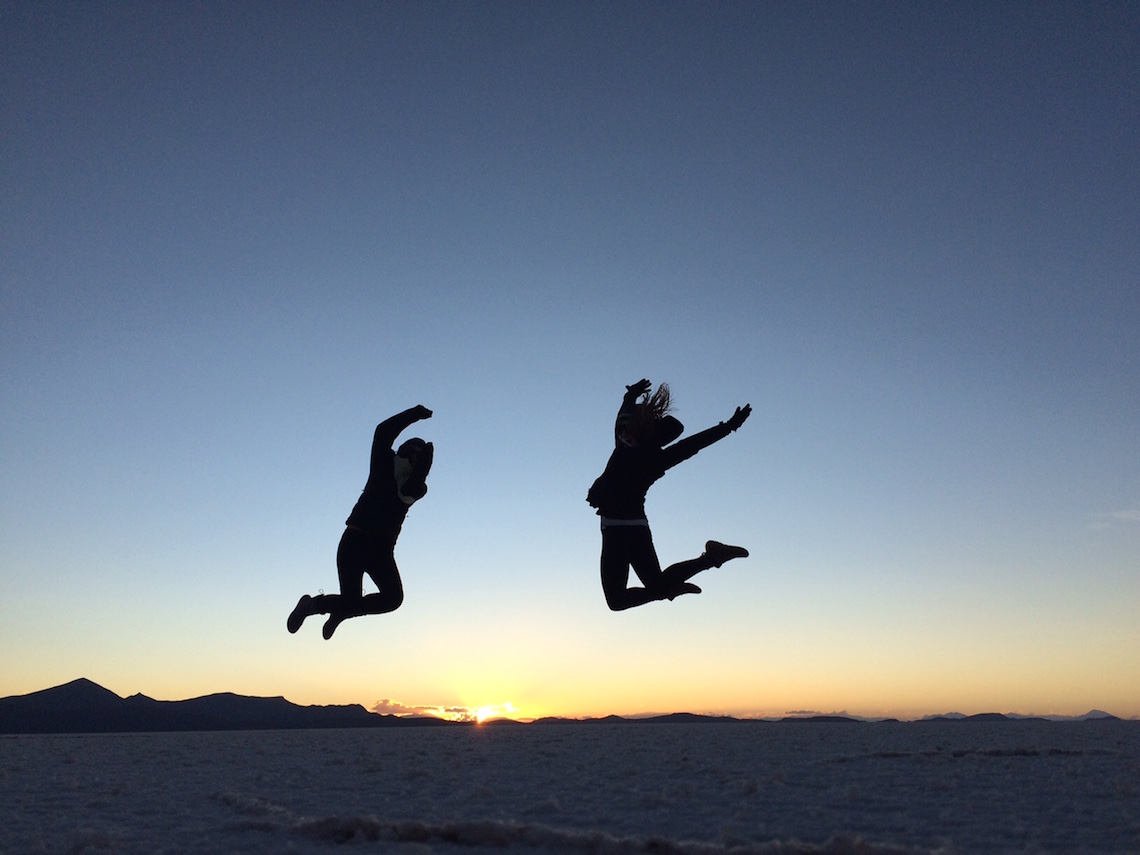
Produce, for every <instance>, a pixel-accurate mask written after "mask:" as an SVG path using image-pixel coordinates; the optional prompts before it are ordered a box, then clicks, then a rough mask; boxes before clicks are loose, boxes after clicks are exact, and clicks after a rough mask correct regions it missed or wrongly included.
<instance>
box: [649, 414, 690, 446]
mask: <svg viewBox="0 0 1140 855" xmlns="http://www.w3.org/2000/svg"><path fill="white" fill-rule="evenodd" d="M684 432H685V426H684V425H683V424H681V422H680V420H679V419H676V418H674V417H673V416H663V417H661V418H659V419H658V420H657V421H656V422H654V424H653V439H652V442H653V444H654V445H656V446H657V447H658V448H661V447H662V446H666V445H668V444H669V443H671V442H672V441H673V440H675V439H676V438H677V437H679V436H680V435H681V434H683V433H684Z"/></svg>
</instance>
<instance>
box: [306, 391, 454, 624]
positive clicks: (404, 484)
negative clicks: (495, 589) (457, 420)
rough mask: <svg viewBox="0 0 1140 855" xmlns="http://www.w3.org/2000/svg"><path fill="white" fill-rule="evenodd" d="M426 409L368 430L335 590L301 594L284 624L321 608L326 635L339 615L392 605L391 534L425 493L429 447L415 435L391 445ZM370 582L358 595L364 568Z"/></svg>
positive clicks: (396, 585) (396, 582) (396, 586)
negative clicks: (360, 487)
mask: <svg viewBox="0 0 1140 855" xmlns="http://www.w3.org/2000/svg"><path fill="white" fill-rule="evenodd" d="M430 418H431V410H429V409H428V408H427V407H424V406H417V407H412V408H411V409H410V410H404V412H402V413H397V414H396V415H394V416H392V417H391V418H390V419H385V420H384V421H382V422H380V424H378V425H376V432H375V433H374V434H373V436H372V463H371V466H370V467H369V470H368V481H367V483H365V485H364V491H363V492H362V493H361V494H360V499H359V500H357V502H356V506H355V507H354V508H353V509H352V513H351V514H349V515H348V520H347V521H346V522H345V529H344V534H342V535H341V538H340V546H339V547H337V551H336V570H337V576H338V577H339V578H340V593H339V594H319V595H318V596H315V597H310V596H309V595H308V594H305V595H304V596H303V597H301V599H300V600H298V602H297V605H296V607H295V608H294V609H293V611H292V613H290V615H289V620H288V622H287V623H286V626H287V627H288V629H289V632H296V631H297V630H298V629H300V628H301V624H302V623H304V622H305V618H307V617H309V615H315V614H327V615H328V616H329V618H328V620H327V621H325V625H324V628H323V629H322V630H321V634H322V635H323V636H324V637H325V638H326V639H328V638H332V634H333V633H334V632H336V628H337V627H338V626H340V623H341V621H343V620H346V619H347V618H351V617H360V616H361V615H378V614H383V613H385V612H391V611H395V610H396V609H398V608H399V607H400V604H401V603H402V602H403V601H404V586H403V584H402V583H401V582H400V571H399V568H397V567H396V558H395V554H394V553H395V549H396V538H398V537H399V536H400V529H401V527H402V526H403V525H404V517H405V516H407V514H408V508H409V507H411V505H412V503H413V502H415V501H416V500H417V499H422V498H423V497H424V494H425V493H427V484H426V483H424V481H425V479H426V478H427V474H428V471H429V470H430V469H431V462H432V456H433V454H434V453H435V449H434V447H433V446H432V444H431V443H430V442H424V441H423V440H422V439H420V438H419V437H413V438H412V439H409V440H407V441H406V442H404V443H403V444H402V445H401V446H400V448H399V450H398V451H393V450H392V446H393V445H395V444H396V438H397V437H398V436H399V435H400V434H401V433H402V432H403V431H404V430H405V429H407V428H408V427H409V426H410V425H412V424H414V423H415V422H418V421H420V420H421V419H430ZM365 573H367V574H368V575H369V576H370V577H372V581H373V582H375V583H376V587H377V588H378V589H379V593H376V594H369V595H368V596H363V583H364V574H365Z"/></svg>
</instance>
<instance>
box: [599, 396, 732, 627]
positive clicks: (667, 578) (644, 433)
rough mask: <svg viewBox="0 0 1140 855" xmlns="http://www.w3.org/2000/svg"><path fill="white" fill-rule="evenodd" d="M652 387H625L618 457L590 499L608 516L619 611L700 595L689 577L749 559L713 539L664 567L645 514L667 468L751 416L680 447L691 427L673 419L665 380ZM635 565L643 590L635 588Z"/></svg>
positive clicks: (607, 557)
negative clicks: (691, 555) (631, 576)
mask: <svg viewBox="0 0 1140 855" xmlns="http://www.w3.org/2000/svg"><path fill="white" fill-rule="evenodd" d="M652 388H653V386H652V384H651V383H650V382H649V381H648V380H640V381H638V382H637V383H634V384H633V385H632V386H626V390H625V397H624V398H622V403H621V409H620V410H618V415H617V420H616V421H615V423H614V451H613V454H611V455H610V459H609V462H608V463H607V464H606V468H605V471H604V472H603V473H602V474H601V475H600V476H599V477H598V479H597V480H596V481H594V483H593V486H591V487H590V490H589V492H588V493H587V495H586V501H587V502H589V503H590V505H591V506H592V507H594V508H596V509H597V512H598V516H600V517H601V518H602V519H601V525H602V560H601V568H602V592H603V593H604V594H605V597H606V603H607V605H609V607H610V608H611V609H613V610H614V611H622V610H623V609H628V608H632V607H634V606H640V605H644V604H645V603H649V602H653V601H654V600H666V599H667V600H672V599H673V598H674V597H677V596H679V595H681V594H699V593H700V592H701V589H700V588H698V587H697V586H696V585H694V584H693V583H691V582H690V581H689V579H691V578H692V577H693V576H695V575H696V574H697V573H700V572H702V571H704V570H708V569H710V568H712V567H720V566H721V565H722V564H723V563H724V562H725V561H729V560H731V559H733V558H746V557H747V556H748V550H747V549H745V548H743V547H741V546H729V545H727V544H724V543H719V542H718V541H715V540H710V541H708V542H707V543H706V544H705V551H704V553H702V554H701V555H700V556H698V557H697V558H693V559H690V560H688V561H681V562H679V563H677V564H673V565H671V566H670V567H667V568H665V569H664V570H662V569H661V562H660V560H659V559H658V557H657V550H656V549H655V548H654V546H653V535H652V534H651V533H650V531H649V520H648V518H647V517H646V515H645V494H646V492H647V491H648V490H649V488H650V486H652V485H653V483H654V482H655V481H657V479H658V478H660V477H661V476H662V475H664V474H665V472H666V471H667V470H669V469H671V468H672V467H674V466H676V465H677V464H678V463H680V462H681V461H683V460H688V459H689V458H690V457H692V456H693V455H694V454H696V453H697V452H698V451H700V450H701V449H702V448H707V447H708V446H710V445H712V444H713V443H714V442H717V441H719V440H721V439H724V438H725V437H726V436H728V435H729V434H730V433H732V432H734V431H736V430H737V429H738V428H739V427H740V426H741V425H742V424H744V422H745V420H746V419H747V418H748V416H749V415H751V414H752V407H751V405H749V404H745V405H744V406H743V407H737V408H736V412H735V413H733V414H732V417H731V418H729V420H728V421H726V422H721V423H720V424H718V425H716V426H715V427H711V428H708V429H707V430H703V431H701V432H700V433H695V434H693V435H692V436H689V437H686V438H685V439H681V440H678V441H676V442H674V440H677V438H678V437H679V436H680V435H681V434H682V433H683V432H684V430H685V427H684V425H682V424H681V422H679V421H678V420H677V419H676V418H674V417H673V416H671V415H669V411H670V409H671V402H670V396H669V387H668V386H667V385H666V384H664V383H662V384H661V385H660V386H658V387H657V391H656V392H654V393H653V394H652V395H651V394H650V390H651V389H652ZM639 399H640V400H639ZM670 443H673V444H672V445H670ZM631 567H632V568H633V572H634V573H636V574H637V578H638V579H640V580H641V584H642V585H644V587H642V588H636V587H635V588H631V587H629V570H630V568H631Z"/></svg>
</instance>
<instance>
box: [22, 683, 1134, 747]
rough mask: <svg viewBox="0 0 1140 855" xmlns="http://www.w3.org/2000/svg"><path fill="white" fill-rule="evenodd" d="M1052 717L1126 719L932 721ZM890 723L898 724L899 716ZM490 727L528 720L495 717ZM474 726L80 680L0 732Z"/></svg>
mask: <svg viewBox="0 0 1140 855" xmlns="http://www.w3.org/2000/svg"><path fill="white" fill-rule="evenodd" d="M1051 720H1064V721H1081V722H1115V721H1120V720H1121V719H1119V718H1117V717H1116V716H1114V715H1110V714H1109V713H1106V712H1103V711H1101V710H1092V711H1090V712H1088V713H1086V714H1085V715H1083V716H1075V717H1071V718H1070V717H1034V716H1018V715H1014V714H1010V715H1005V714H1002V713H981V714H978V715H970V716H965V715H962V714H961V713H948V714H946V715H942V716H931V717H928V718H926V719H923V720H922V721H920V722H917V723H918V724H921V723H922V722H923V721H925V722H939V721H949V722H967V723H968V722H1009V723H1010V724H1011V725H1016V724H1017V723H1019V722H1040V721H1046V722H1047V721H1051ZM887 721H890V722H893V723H895V724H898V723H899V722H898V720H897V719H888V720H887ZM532 723H533V724H537V725H560V724H567V725H569V724H576V725H581V724H589V725H593V724H622V725H626V724H628V725H635V724H719V723H737V724H758V725H771V724H777V725H780V724H785V723H793V724H800V723H816V724H824V725H826V724H863V723H866V722H865V721H864V720H863V719H859V718H855V717H847V716H841V715H803V716H787V717H785V718H782V719H777V720H772V719H740V718H734V717H732V716H711V715H697V714H694V713H671V714H669V715H654V716H640V717H629V718H626V717H623V716H618V715H608V716H604V717H602V718H585V719H576V718H557V717H550V718H540V719H536V720H535V721H534V722H532ZM484 724H485V725H493V726H500V725H506V726H510V725H515V724H523V722H517V721H514V720H512V719H495V720H491V721H487V722H484ZM432 726H445V727H472V726H475V722H473V721H445V720H444V719H439V718H432V717H429V716H404V717H399V716H394V715H382V714H380V713H373V712H369V711H368V710H366V709H365V708H364V707H362V706H360V705H357V704H349V705H341V706H299V705H297V704H294V703H290V702H289V701H287V700H285V698H282V697H274V698H254V697H248V696H246V695H235V694H233V693H230V692H222V693H219V694H213V695H205V696H203V697H200V698H191V699H189V700H185V701H156V700H155V699H154V698H148V697H147V696H146V695H142V694H138V695H131V696H130V697H129V698H120V697H119V696H118V695H116V694H115V693H114V692H112V691H110V690H108V689H105V688H103V687H102V686H100V685H98V684H96V683H93V682H91V681H90V680H87V679H83V678H80V679H78V680H73V681H72V682H70V683H66V684H64V685H62V686H56V687H54V688H51V689H43V690H42V691H39V692H32V693H31V694H28V695H13V696H11V697H7V698H0V734H12V733H134V732H158V731H185V730H301V729H317V728H352V727H432Z"/></svg>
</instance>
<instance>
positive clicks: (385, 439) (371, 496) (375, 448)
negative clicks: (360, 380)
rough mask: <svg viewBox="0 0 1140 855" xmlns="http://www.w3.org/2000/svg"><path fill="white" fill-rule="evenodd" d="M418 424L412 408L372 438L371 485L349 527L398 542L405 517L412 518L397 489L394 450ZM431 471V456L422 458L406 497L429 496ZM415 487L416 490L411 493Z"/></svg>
mask: <svg viewBox="0 0 1140 855" xmlns="http://www.w3.org/2000/svg"><path fill="white" fill-rule="evenodd" d="M417 421H419V418H418V417H417V416H416V415H415V408H412V409H408V410H404V412H402V413H397V414H396V415H394V416H392V417H391V418H389V419H385V420H384V421H382V422H380V424H378V425H376V431H375V432H374V433H373V435H372V462H371V465H370V466H369V470H368V481H367V482H366V483H365V485H364V490H363V492H361V494H360V498H359V499H358V500H357V502H356V506H355V507H353V509H352V513H351V514H349V515H348V519H347V520H346V521H345V524H346V525H350V526H353V527H355V528H359V529H363V530H364V531H367V532H370V533H372V534H376V535H379V536H381V537H385V538H389V539H391V540H392V541H393V542H395V540H396V538H397V537H398V536H399V534H400V529H401V528H402V527H403V525H404V517H406V516H407V515H408V507H409V505H410V502H408V501H406V500H405V499H404V497H403V496H401V495H400V493H399V491H398V490H397V487H396V469H395V462H396V452H395V451H393V450H392V446H393V445H395V444H396V438H397V437H398V436H399V435H400V434H401V433H402V432H403V431H404V430H406V429H407V428H408V426H409V425H411V424H413V423H414V422H417ZM430 467H431V458H430V456H425V455H421V459H420V460H419V461H417V464H416V470H415V471H413V472H412V474H411V476H410V477H409V479H408V482H407V483H405V486H404V494H405V495H412V494H415V493H418V495H416V496H415V498H419V497H420V496H422V495H423V493H426V492H427V485H426V484H424V483H423V479H424V478H426V477H427V470H428V469H430ZM412 484H414V485H415V488H414V489H413V490H410V489H409V488H410V487H411V485H412Z"/></svg>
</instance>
